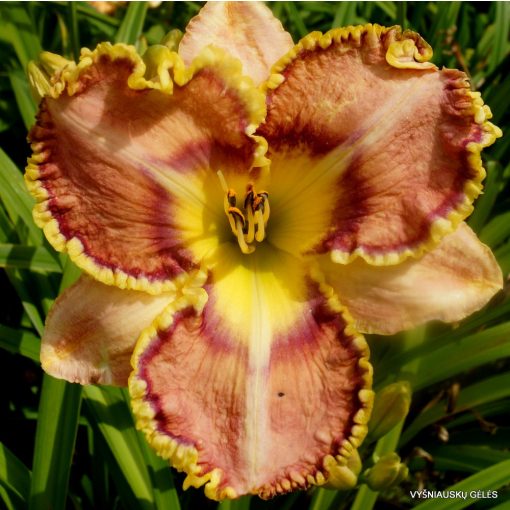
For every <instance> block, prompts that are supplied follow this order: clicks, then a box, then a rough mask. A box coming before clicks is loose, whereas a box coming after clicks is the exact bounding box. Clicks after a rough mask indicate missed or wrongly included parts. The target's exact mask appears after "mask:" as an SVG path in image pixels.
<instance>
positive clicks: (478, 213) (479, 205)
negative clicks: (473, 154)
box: [468, 161, 501, 232]
mask: <svg viewBox="0 0 510 510" xmlns="http://www.w3.org/2000/svg"><path fill="white" fill-rule="evenodd" d="M500 175H501V168H500V165H499V164H498V163H496V162H495V161H490V162H489V163H488V164H487V179H486V180H485V182H484V190H483V195H481V196H480V198H479V199H478V200H477V201H476V208H475V210H474V212H473V214H472V215H471V216H470V218H469V221H468V224H469V226H470V227H471V228H472V229H473V230H474V231H475V232H480V230H481V228H482V227H483V226H484V225H485V223H486V222H487V220H488V218H489V216H490V213H491V211H492V208H493V207H494V204H495V202H496V199H497V197H498V193H499V191H500V189H499V188H500V186H499V182H500V179H499V178H500Z"/></svg>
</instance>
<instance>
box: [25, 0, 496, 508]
mask: <svg viewBox="0 0 510 510" xmlns="http://www.w3.org/2000/svg"><path fill="white" fill-rule="evenodd" d="M431 54H432V51H431V49H430V47H429V46H428V45H427V43H426V42H425V41H423V39H421V38H420V36H419V35H417V34H415V33H413V32H408V31H406V32H403V33H402V32H401V31H400V29H399V28H398V27H392V28H383V27H380V26H377V25H366V26H359V27H348V28H344V29H335V30H332V31H330V32H328V33H326V34H320V33H318V32H314V33H311V34H309V35H308V36H307V37H305V38H304V39H303V40H301V41H300V42H299V43H298V44H297V45H294V44H293V42H292V39H291V37H290V35H289V34H288V33H286V32H285V31H284V30H283V28H282V27H281V24H280V23H279V21H277V20H276V19H275V18H273V17H272V14H271V11H270V10H269V9H268V8H267V7H265V6H264V5H263V4H259V3H239V4H237V3H232V4H225V3H221V2H218V3H210V4H207V5H206V6H205V7H204V8H203V10H202V11H201V13H200V14H199V15H198V16H197V17H196V18H194V19H193V20H192V21H191V22H190V24H189V26H188V28H187V31H186V33H185V35H184V37H183V39H182V41H181V43H180V45H179V49H178V53H175V52H172V51H170V49H169V48H168V47H166V46H164V45H159V46H153V47H150V48H149V49H148V51H147V52H146V53H145V55H144V56H143V57H140V56H138V55H137V53H136V52H135V50H134V48H133V47H130V46H125V45H119V44H117V45H110V44H108V43H105V44H100V45H99V46H98V47H97V48H96V49H95V50H94V51H90V50H86V49H84V50H83V51H82V55H81V59H80V62H79V63H77V64H76V63H74V62H69V61H66V60H64V59H62V58H61V57H58V56H56V55H51V54H47V53H46V54H43V55H42V57H41V63H40V64H39V65H35V64H33V65H32V66H31V73H30V74H31V79H32V83H33V86H34V89H35V90H36V91H37V93H38V94H39V95H40V96H42V97H43V99H42V101H41V104H40V110H39V115H38V119H37V124H36V126H35V127H34V128H33V130H32V132H31V134H30V140H31V142H32V147H33V151H34V154H33V156H32V158H31V159H30V161H29V165H28V167H27V172H26V180H27V183H28V186H29V188H30V190H31V192H32V193H33V195H34V196H35V197H36V199H37V201H38V203H37V205H36V207H35V211H34V215H35V219H36V221H37V223H38V224H39V225H40V226H41V227H42V228H44V231H45V233H46V236H47V238H48V240H49V241H50V242H51V243H52V245H53V246H54V247H55V248H56V249H57V250H59V251H65V252H67V253H68V254H69V256H70V257H71V259H72V260H73V261H74V262H75V263H76V264H77V265H78V266H79V267H80V268H82V269H83V270H84V272H85V273H86V276H83V277H81V279H80V280H79V281H78V282H77V283H76V284H75V285H74V286H73V287H71V288H70V289H69V290H67V291H66V292H64V294H63V295H62V296H61V297H60V298H59V299H58V300H57V302H56V304H55V306H54V308H53V310H52V311H51V313H50V315H49V318H48V321H47V324H46V332H45V335H44V338H43V344H42V351H41V360H42V364H43V367H44V369H45V370H46V371H47V372H49V373H50V374H53V375H55V376H56V377H62V378H65V379H67V380H69V381H73V382H80V383H82V384H86V383H104V384H117V385H123V384H126V382H127V379H128V376H129V373H130V372H131V371H132V373H131V375H130V377H129V389H130V392H131V396H132V400H133V409H134V413H135V415H136V418H137V425H138V427H139V428H141V429H142V430H144V431H145V433H146V435H147V437H148V440H149V442H150V443H151V444H152V446H153V447H154V448H155V449H156V450H157V451H158V453H159V454H160V455H162V456H163V457H164V458H167V459H169V460H170V462H171V463H172V465H174V466H175V467H177V468H178V469H180V470H184V471H186V473H187V475H188V476H187V478H186V481H185V486H189V485H193V486H200V485H203V484H205V492H206V494H207V495H208V496H209V497H211V498H216V499H221V498H234V497H237V496H240V495H242V494H247V493H256V494H259V495H260V496H261V497H270V496H273V495H275V494H277V493H283V492H287V491H290V490H293V489H297V488H306V487H308V486H310V485H314V484H317V485H321V484H324V483H326V482H327V483H328V484H329V485H330V486H336V487H345V486H346V485H349V484H351V485H352V483H354V482H353V479H354V480H355V473H356V472H358V471H359V468H360V465H359V457H357V454H356V448H357V447H358V446H359V444H360V442H361V441H362V439H363V437H364V436H365V434H366V432H367V426H366V424H367V421H368V418H369V414H370V408H371V404H372V392H371V389H370V388H371V368H370V365H369V363H368V348H367V345H366V343H365V340H364V339H363V337H362V336H361V334H360V333H359V331H362V332H378V333H387V334H389V333H393V332H396V331H399V330H402V329H404V328H408V327H412V326H415V325H417V324H420V323H422V322H424V321H428V320H431V319H440V320H443V321H457V320H459V319H461V318H463V317H465V316H466V315H467V314H469V313H471V312H473V311H475V310H477V309H479V308H480V307H481V306H483V305H484V304H485V303H486V302H487V301H488V300H489V298H490V297H491V296H492V295H493V294H494V293H495V292H496V291H497V290H498V289H499V288H500V287H501V280H502V278H501V272H500V270H499V268H498V266H497V264H496V261H495V259H494V257H493V256H492V254H491V253H490V251H489V249H488V248H487V247H485V246H484V245H482V244H481V243H480V242H479V241H478V240H477V238H476V236H475V235H474V234H473V232H472V231H471V230H470V229H469V227H468V226H466V225H465V224H464V223H462V220H463V219H464V218H466V217H467V216H468V215H469V213H470V212H471V211H472V202H473V200H474V199H475V198H476V197H477V195H478V194H479V193H480V191H481V189H482V185H481V181H482V180H483V178H484V175H485V174H484V170H483V168H482V164H481V158H480V151H481V150H482V148H483V147H485V146H487V145H490V144H491V143H493V142H494V140H495V138H496V137H498V136H500V131H499V130H498V128H496V127H495V126H493V125H492V124H491V123H490V122H489V121H488V119H489V118H490V116H491V115H490V110H489V108H488V107H487V106H484V105H483V102H482V100H481V98H480V94H478V93H476V92H471V91H470V89H469V83H468V81H467V78H466V76H465V75H464V73H462V72H460V71H456V70H451V69H442V70H439V69H438V68H437V67H436V66H435V65H434V64H432V63H430V62H429V59H430V57H431ZM345 307H347V308H345ZM347 309H348V310H349V311H347ZM133 352H134V354H133V355H132V353H133ZM130 358H131V364H132V367H131V366H130V364H129V360H130ZM353 473H354V475H353Z"/></svg>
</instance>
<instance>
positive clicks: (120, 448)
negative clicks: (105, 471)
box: [84, 386, 154, 510]
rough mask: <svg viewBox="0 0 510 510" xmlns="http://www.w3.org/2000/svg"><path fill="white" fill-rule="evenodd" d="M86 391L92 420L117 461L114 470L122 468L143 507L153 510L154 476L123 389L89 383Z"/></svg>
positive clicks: (121, 470)
mask: <svg viewBox="0 0 510 510" xmlns="http://www.w3.org/2000/svg"><path fill="white" fill-rule="evenodd" d="M84 393H85V402H86V404H87V409H88V411H89V414H90V420H91V424H92V425H93V426H94V427H97V428H98V430H99V431H100V432H101V435H102V436H103V438H104V440H105V441H106V443H107V444H108V447H109V450H110V452H111V453H112V455H113V458H114V460H115V465H113V466H110V468H111V470H112V471H113V470H115V471H119V470H120V472H121V474H122V477H123V478H124V479H125V480H126V481H127V483H128V486H129V487H130V488H131V490H132V491H133V495H134V497H135V498H136V500H137V501H138V504H139V508H142V509H144V510H145V509H146V510H149V509H151V510H152V509H153V508H154V494H153V491H152V482H151V477H150V475H149V471H148V469H147V465H146V463H145V456H144V452H143V451H142V449H141V448H140V444H139V442H138V433H137V431H136V430H135V427H134V422H133V418H132V416H131V412H130V410H129V406H128V405H127V402H126V397H125V395H124V392H123V390H121V389H120V388H113V387H98V386H86V387H85V388H84Z"/></svg>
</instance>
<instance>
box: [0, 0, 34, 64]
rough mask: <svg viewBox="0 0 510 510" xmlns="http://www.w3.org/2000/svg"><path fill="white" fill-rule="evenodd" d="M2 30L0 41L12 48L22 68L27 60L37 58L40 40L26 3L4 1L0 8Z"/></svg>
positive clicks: (0, 31)
mask: <svg viewBox="0 0 510 510" xmlns="http://www.w3.org/2000/svg"><path fill="white" fill-rule="evenodd" d="M0 14H1V19H2V30H0V41H4V42H6V43H8V44H10V45H12V47H13V48H14V51H15V52H16V56H17V57H18V60H19V62H20V64H21V68H22V69H26V67H27V65H28V62H29V61H30V60H33V59H35V58H37V56H38V55H39V53H40V52H41V42H40V41H39V37H38V36H37V30H36V28H35V25H34V23H33V20H32V18H31V16H30V15H29V13H28V12H27V4H24V5H23V4H18V3H17V2H8V3H7V2H6V3H5V4H4V5H2V6H1V10H0Z"/></svg>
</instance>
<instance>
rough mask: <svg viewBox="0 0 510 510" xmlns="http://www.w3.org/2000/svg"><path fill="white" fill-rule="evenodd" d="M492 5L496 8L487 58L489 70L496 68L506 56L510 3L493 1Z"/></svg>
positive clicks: (509, 27) (509, 28) (509, 31)
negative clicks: (491, 41) (492, 39)
mask: <svg viewBox="0 0 510 510" xmlns="http://www.w3.org/2000/svg"><path fill="white" fill-rule="evenodd" d="M493 5H494V8H495V9H496V15H495V17H494V19H495V24H496V29H495V32H494V41H493V46H492V51H491V54H490V58H489V71H491V70H492V69H494V68H496V67H497V65H498V64H499V63H500V62H501V61H502V60H503V59H504V58H505V57H506V56H507V54H508V38H509V35H510V4H508V3H507V2H494V4H493Z"/></svg>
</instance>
